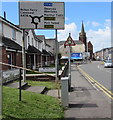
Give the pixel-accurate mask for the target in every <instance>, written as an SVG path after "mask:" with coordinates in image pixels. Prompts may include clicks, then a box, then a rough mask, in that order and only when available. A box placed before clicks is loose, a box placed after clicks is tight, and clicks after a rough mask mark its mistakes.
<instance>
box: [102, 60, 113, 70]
mask: <svg viewBox="0 0 113 120" xmlns="http://www.w3.org/2000/svg"><path fill="white" fill-rule="evenodd" d="M104 67H105V68H107V67H110V68H111V67H113V60H107V61H106V62H105V63H104Z"/></svg>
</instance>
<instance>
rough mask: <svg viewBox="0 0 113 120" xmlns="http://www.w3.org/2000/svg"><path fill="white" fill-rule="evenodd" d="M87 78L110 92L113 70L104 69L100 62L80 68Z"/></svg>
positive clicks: (83, 65)
mask: <svg viewBox="0 0 113 120" xmlns="http://www.w3.org/2000/svg"><path fill="white" fill-rule="evenodd" d="M80 67H81V68H82V69H83V70H84V71H85V72H86V73H87V74H88V75H89V76H91V77H92V78H93V79H95V80H96V81H97V82H99V83H100V84H101V85H103V86H104V87H106V88H107V89H108V90H110V91H111V72H112V70H113V68H104V65H103V64H101V62H100V61H95V62H92V63H89V64H82V65H81V66H80Z"/></svg>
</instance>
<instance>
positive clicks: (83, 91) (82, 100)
mask: <svg viewBox="0 0 113 120" xmlns="http://www.w3.org/2000/svg"><path fill="white" fill-rule="evenodd" d="M71 85H72V86H71V87H72V91H71V92H70V93H69V107H68V108H67V109H66V110H65V119H66V120H113V118H111V103H109V102H108V101H107V99H106V97H105V96H103V94H102V93H101V92H102V91H97V89H96V88H94V87H93V86H92V84H91V83H90V82H89V81H88V80H87V79H86V78H85V76H83V74H82V73H81V72H80V71H79V70H78V69H77V67H76V66H75V65H74V64H72V66H71Z"/></svg>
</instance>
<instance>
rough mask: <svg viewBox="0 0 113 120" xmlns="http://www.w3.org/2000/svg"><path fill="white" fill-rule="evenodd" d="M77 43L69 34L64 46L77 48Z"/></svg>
mask: <svg viewBox="0 0 113 120" xmlns="http://www.w3.org/2000/svg"><path fill="white" fill-rule="evenodd" d="M75 45H76V44H75V42H74V40H73V39H72V37H71V36H70V34H69V37H68V38H67V40H66V42H65V43H64V46H75Z"/></svg>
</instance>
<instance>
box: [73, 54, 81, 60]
mask: <svg viewBox="0 0 113 120" xmlns="http://www.w3.org/2000/svg"><path fill="white" fill-rule="evenodd" d="M71 59H82V53H71Z"/></svg>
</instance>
